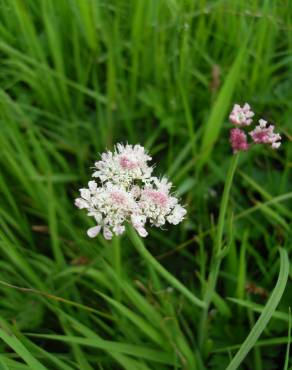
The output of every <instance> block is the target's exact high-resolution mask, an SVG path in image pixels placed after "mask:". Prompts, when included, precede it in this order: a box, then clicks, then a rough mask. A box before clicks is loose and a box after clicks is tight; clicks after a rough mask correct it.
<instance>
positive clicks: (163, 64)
mask: <svg viewBox="0 0 292 370" xmlns="http://www.w3.org/2000/svg"><path fill="white" fill-rule="evenodd" d="M291 19H292V2H291V1H288V0H287V1H280V0H279V1H275V0H265V1H259V0H251V1H248V0H225V1H223V0H214V1H207V0H195V1H194V0H58V1H53V0H25V1H23V0H1V1H0V55H1V58H0V148H1V151H0V165H1V172H0V194H1V197H0V253H1V258H0V294H1V298H0V338H1V342H0V352H1V354H0V369H1V370H18V369H19V370H25V369H26V370H28V369H30V370H44V369H49V370H54V369H56V370H69V369H82V370H93V369H100V370H101V369H104V370H111V369H126V370H150V369H154V370H160V369H161V370H163V369H188V370H193V369H214V370H215V369H216V370H217V369H218V370H220V369H225V368H227V366H228V364H230V362H231V359H232V358H233V357H234V356H235V354H236V353H237V351H238V350H239V349H240V348H241V350H242V349H244V348H246V344H245V347H244V348H243V347H242V343H244V341H245V339H246V337H247V336H248V335H249V334H250V333H252V334H254V333H255V330H259V331H260V332H261V336H260V339H259V340H257V341H255V343H252V345H251V347H252V348H251V351H250V352H249V353H248V355H247V356H246V357H245V358H244V361H243V362H241V363H238V364H237V365H236V366H235V367H232V369H235V368H238V369H250V370H270V369H291V368H292V367H291V366H292V361H291V360H290V361H289V357H290V356H289V343H290V329H291V315H290V313H289V306H290V305H291V302H292V291H291V275H292V272H291V268H290V271H289V268H288V267H287V258H286V259H285V258H284V257H283V253H284V252H282V254H281V258H280V254H279V247H282V251H283V250H285V251H287V252H288V253H290V254H291V246H292V244H291V242H292V240H291V220H292V210H291V198H292V193H291V191H292V189H291V165H292V162H291V159H292V156H291V154H292V153H291V150H292V147H291V145H290V143H289V142H290V141H291V135H292V132H291V117H292V53H291V51H292V24H291ZM246 101H248V102H249V103H250V104H251V105H252V107H253V108H254V110H255V111H256V112H258V113H259V114H260V116H263V117H265V118H266V119H268V120H269V121H271V122H276V123H277V129H278V130H279V131H280V132H281V134H282V136H283V145H282V147H281V148H280V150H279V151H272V150H269V149H267V148H263V147H259V148H254V149H253V150H251V151H249V152H247V153H244V154H242V155H241V156H240V159H239V167H238V170H237V172H236V174H235V179H234V183H233V185H232V189H231V196H230V199H229V203H228V211H227V222H226V228H225V237H224V238H225V240H226V241H228V246H229V249H228V253H226V256H225V257H224V259H223V261H222V264H221V269H220V274H219V281H218V285H217V289H216V294H215V295H214V297H213V302H212V305H211V307H210V310H209V312H208V316H207V326H206V328H205V332H204V341H203V343H201V345H200V344H199V343H198V335H199V334H198V332H199V326H200V325H199V324H200V318H201V314H202V309H201V308H200V307H198V306H196V305H193V304H191V302H189V301H188V300H186V299H185V297H184V296H182V295H181V294H180V293H179V292H178V291H177V290H176V289H175V288H174V287H172V286H171V285H170V284H169V282H167V281H166V280H165V279H163V277H161V276H160V275H159V274H157V272H156V270H155V269H153V267H152V266H150V265H149V263H147V261H145V260H144V259H143V258H141V257H140V255H139V254H138V253H137V251H136V249H135V248H134V247H133V244H132V241H131V240H130V239H129V238H128V236H127V235H125V236H124V237H122V238H121V239H119V240H114V241H113V242H112V243H110V242H106V241H105V240H103V239H102V238H101V237H99V238H97V239H94V240H90V239H89V238H88V237H87V235H86V229H87V228H88V227H90V226H92V223H91V222H92V220H90V219H89V218H88V217H87V216H86V214H85V212H81V211H79V210H77V209H76V208H75V207H74V198H76V196H77V195H78V189H79V188H80V187H82V186H84V185H85V184H86V183H87V181H88V180H89V178H90V173H91V166H92V165H93V163H94V161H95V160H96V159H97V156H98V153H101V152H103V151H104V150H105V149H106V148H109V149H110V148H112V146H113V145H114V144H115V143H116V142H124V143H125V142H129V143H132V144H135V143H140V144H142V145H144V146H145V147H147V149H148V150H150V152H151V155H152V156H153V159H154V161H155V162H156V163H157V165H156V168H155V173H156V175H158V174H164V173H167V175H168V176H170V178H171V180H172V181H173V183H174V185H175V187H176V189H177V193H178V195H179V196H180V197H181V199H182V201H183V203H184V204H186V206H187V210H188V216H187V218H186V220H185V221H184V222H183V223H182V224H181V225H179V226H177V227H173V226H171V227H168V228H167V230H159V229H156V230H154V229H153V230H152V229H151V232H150V236H149V237H148V238H147V239H146V240H145V245H146V247H147V248H148V250H149V251H150V252H151V254H152V255H153V256H155V257H156V259H157V260H158V261H159V262H160V263H161V264H162V265H163V266H164V267H165V268H167V270H168V271H169V272H170V273H171V274H172V275H173V276H175V277H176V278H178V279H179V280H180V281H181V282H182V283H183V284H184V285H185V286H186V287H187V288H188V289H189V290H191V291H192V292H193V294H195V295H196V296H197V297H199V298H200V299H202V298H203V297H204V290H205V288H206V280H207V276H208V272H209V270H210V260H211V256H212V248H213V244H214V243H213V241H214V238H215V236H216V223H217V217H218V210H219V206H220V199H221V194H222V190H223V187H224V182H225V179H226V174H227V171H228V167H229V164H230V161H231V158H232V153H231V150H230V146H229V141H228V140H229V138H228V135H229V130H228V129H229V128H230V124H229V123H228V113H229V111H230V110H231V108H232V105H233V103H234V102H237V103H244V102H246ZM283 258H284V259H283ZM280 261H281V262H280ZM288 273H289V278H290V281H289V279H288V281H287V274H288ZM278 278H279V280H278ZM277 281H278V285H277V289H275V290H274V288H275V286H276V283H277ZM273 290H274V293H273V294H274V295H273V296H272V301H271V300H270V301H268V299H269V297H271V294H272V292H273ZM278 300H280V303H279V305H278V307H276V305H275V304H274V306H275V307H274V306H273V302H274V303H275V302H276V301H278ZM267 302H269V304H267ZM263 311H264V315H267V316H266V317H268V316H269V315H272V318H271V320H270V321H269V322H268V320H266V322H264V323H263V322H261V326H260V327H257V326H255V325H256V322H257V320H258V318H259V314H260V313H262V312H263ZM230 369H231V368H230Z"/></svg>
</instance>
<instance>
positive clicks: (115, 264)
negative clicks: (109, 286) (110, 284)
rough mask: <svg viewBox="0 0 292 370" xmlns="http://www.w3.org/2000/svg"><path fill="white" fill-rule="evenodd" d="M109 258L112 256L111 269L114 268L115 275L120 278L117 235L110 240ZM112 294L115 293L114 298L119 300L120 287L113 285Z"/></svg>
mask: <svg viewBox="0 0 292 370" xmlns="http://www.w3.org/2000/svg"><path fill="white" fill-rule="evenodd" d="M111 258H112V261H111V262H112V266H113V269H114V270H115V273H116V274H117V276H118V277H119V278H121V274H122V271H121V238H120V237H118V236H116V237H114V238H113V240H112V254H111ZM114 294H115V298H116V300H117V301H120V298H121V289H120V287H118V286H116V285H115V288H114Z"/></svg>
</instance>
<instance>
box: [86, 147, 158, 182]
mask: <svg viewBox="0 0 292 370" xmlns="http://www.w3.org/2000/svg"><path fill="white" fill-rule="evenodd" d="M150 160H151V157H150V156H149V155H148V154H147V152H146V151H145V149H144V148H143V147H142V146H141V145H134V146H132V145H129V144H127V145H122V144H117V145H116V147H115V149H114V152H110V151H108V152H106V153H103V154H102V155H101V160H100V161H97V162H95V167H96V169H97V171H95V172H94V173H93V175H92V176H93V177H97V178H98V179H99V180H100V181H101V182H106V181H110V182H112V183H115V184H119V185H123V186H125V187H127V186H129V185H131V183H132V182H133V181H134V180H142V181H143V182H145V181H146V180H147V179H149V177H150V176H151V173H152V167H150V166H148V164H147V162H148V161H150Z"/></svg>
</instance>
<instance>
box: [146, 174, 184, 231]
mask: <svg viewBox="0 0 292 370" xmlns="http://www.w3.org/2000/svg"><path fill="white" fill-rule="evenodd" d="M171 186H172V184H171V183H169V182H168V181H167V179H166V178H163V179H162V180H158V179H157V178H155V179H154V181H153V183H152V184H151V185H147V186H145V188H144V189H143V190H142V192H141V197H140V199H139V207H140V209H141V210H142V213H143V214H144V215H145V216H146V217H147V218H148V219H149V221H150V222H151V224H153V225H154V226H158V227H159V226H162V225H164V224H165V222H166V221H168V222H169V223H172V224H174V225H177V224H178V223H180V222H181V221H182V220H183V218H184V216H185V214H186V210H185V209H184V208H183V207H181V206H180V205H179V204H178V200H177V198H176V197H174V196H172V195H171V194H170V193H169V190H170V188H171Z"/></svg>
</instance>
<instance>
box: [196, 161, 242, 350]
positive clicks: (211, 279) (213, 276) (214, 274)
mask: <svg viewBox="0 0 292 370" xmlns="http://www.w3.org/2000/svg"><path fill="white" fill-rule="evenodd" d="M238 157H239V154H235V155H234V156H233V158H232V161H231V164H230V167H229V170H228V174H227V178H226V182H225V186H224V190H223V195H222V200H221V204H220V210H219V218H218V226H217V234H216V239H215V244H214V252H213V256H212V264H211V269H210V272H209V276H208V282H207V286H206V291H205V295H204V302H205V309H204V311H203V314H202V318H201V321H200V328H199V344H200V346H202V345H203V343H204V341H205V334H206V329H207V328H206V326H207V319H208V311H209V308H210V304H211V300H212V297H213V293H214V291H215V289H216V284H217V280H218V275H219V271H220V265H221V260H222V253H221V252H222V239H223V231H224V223H225V217H226V211H227V205H228V200H229V195H230V189H231V185H232V181H233V177H234V173H235V170H236V167H237V163H238Z"/></svg>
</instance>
